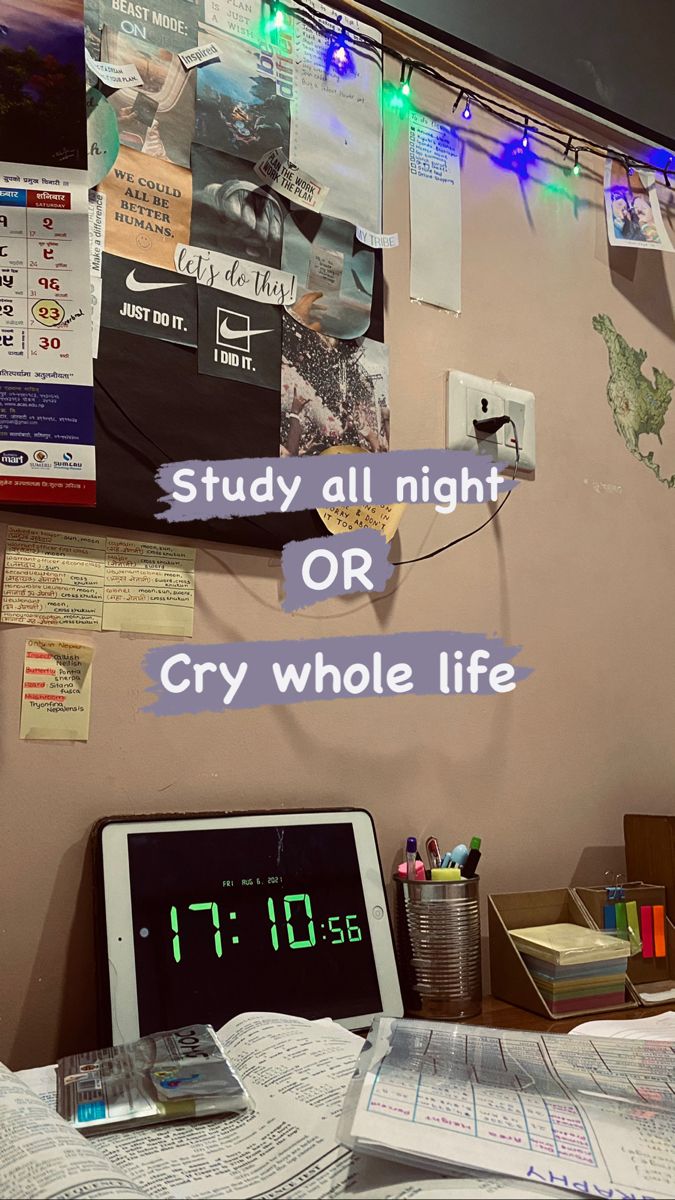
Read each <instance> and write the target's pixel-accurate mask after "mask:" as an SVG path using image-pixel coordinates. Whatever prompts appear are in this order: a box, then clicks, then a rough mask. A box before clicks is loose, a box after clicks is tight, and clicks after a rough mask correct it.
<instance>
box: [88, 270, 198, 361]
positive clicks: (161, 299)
mask: <svg viewBox="0 0 675 1200" xmlns="http://www.w3.org/2000/svg"><path fill="white" fill-rule="evenodd" d="M196 286H197V285H196V284H195V282H194V280H193V279H185V278H184V276H182V275H177V274H176V273H175V272H174V271H163V270H160V269H159V268H158V267H149V266H147V265H146V264H145V263H140V262H132V261H131V259H128V258H117V257H116V256H115V255H113V254H104V255H103V294H102V303H101V324H102V325H104V326H105V327H106V328H108V329H120V330H122V331H123V332H124V333H136V334H140V335H141V336H142V337H151V338H158V339H159V340H160V341H162V342H173V343H175V344H176V345H180V346H196V345H197V291H196Z"/></svg>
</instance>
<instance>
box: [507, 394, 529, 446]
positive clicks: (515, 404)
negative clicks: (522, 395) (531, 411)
mask: <svg viewBox="0 0 675 1200" xmlns="http://www.w3.org/2000/svg"><path fill="white" fill-rule="evenodd" d="M526 413H527V409H526V407H525V405H524V404H523V403H522V402H521V401H520V400H507V401H506V416H507V417H510V418H511V420H512V421H513V425H515V427H516V435H517V437H518V449H519V450H522V447H523V446H524V445H525V419H526ZM513 425H505V426H504V445H505V446H512V447H513V449H514V450H515V448H516V437H515V436H514V432H513Z"/></svg>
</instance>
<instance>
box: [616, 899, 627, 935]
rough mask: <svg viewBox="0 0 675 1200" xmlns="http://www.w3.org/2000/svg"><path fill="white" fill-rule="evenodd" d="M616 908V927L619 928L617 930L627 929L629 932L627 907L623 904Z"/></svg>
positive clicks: (617, 905)
mask: <svg viewBox="0 0 675 1200" xmlns="http://www.w3.org/2000/svg"><path fill="white" fill-rule="evenodd" d="M614 907H615V909H616V927H617V929H625V930H626V931H627V930H628V919H627V917H626V905H625V904H623V903H621V904H615V905H614Z"/></svg>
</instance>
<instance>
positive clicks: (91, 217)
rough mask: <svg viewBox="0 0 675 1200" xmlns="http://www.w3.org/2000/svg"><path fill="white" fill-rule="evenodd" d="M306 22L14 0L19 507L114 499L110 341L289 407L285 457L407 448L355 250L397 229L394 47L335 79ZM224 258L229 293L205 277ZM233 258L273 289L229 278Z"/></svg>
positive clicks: (5, 339)
mask: <svg viewBox="0 0 675 1200" xmlns="http://www.w3.org/2000/svg"><path fill="white" fill-rule="evenodd" d="M291 7H292V6H290V7H289V14H288V20H287V22H286V24H285V26H284V28H283V29H282V30H280V31H279V32H278V33H277V34H275V36H274V38H273V39H271V38H270V37H269V35H268V34H266V33H265V29H264V26H261V21H260V7H259V4H258V3H257V0H203V2H202V3H201V4H194V3H191V2H188V0H143V2H142V3H140V2H137V0H133V2H132V0H44V3H43V2H42V0H21V3H19V0H7V2H6V4H5V6H4V7H3V14H4V13H6V14H7V20H6V21H5V20H4V19H3V20H2V22H0V82H1V76H2V72H3V71H4V72H5V75H7V72H8V71H10V72H11V71H13V72H14V73H15V74H16V73H17V72H19V78H21V79H24V76H22V75H21V71H22V70H23V69H24V67H26V72H25V81H24V84H23V85H22V87H23V90H22V91H21V92H20V93H18V94H17V107H16V109H15V110H14V111H13V116H12V114H10V116H12V120H10V119H9V116H7V114H5V113H2V114H0V132H2V130H3V128H4V127H3V125H2V122H3V121H6V124H7V129H6V133H7V141H6V143H5V144H6V145H9V146H10V147H11V146H12V145H13V144H14V143H12V140H11V138H12V136H13V132H12V131H13V130H14V129H15V128H16V129H18V130H22V131H23V133H22V141H21V146H22V148H23V147H24V146H25V144H26V141H28V142H29V143H30V145H31V147H32V153H34V155H35V156H36V157H37V162H38V163H39V164H40V166H39V167H36V169H35V172H34V173H33V175H27V176H26V177H24V176H23V175H20V174H19V173H18V168H17V171H14V170H13V169H12V168H11V166H10V164H7V170H6V175H5V176H4V178H3V179H2V180H0V185H1V186H2V196H0V239H6V241H5V240H3V241H2V245H0V257H2V264H1V265H2V270H1V271H0V318H2V327H1V328H0V435H1V441H2V445H0V495H1V496H2V498H3V499H12V500H15V499H18V497H19V495H20V496H21V497H22V498H25V500H26V501H27V502H28V501H31V502H35V501H36V500H37V502H40V503H43V502H44V503H52V504H75V505H95V503H96V491H95V456H94V420H93V390H92V387H93V372H92V353H93V355H94V358H95V359H96V361H97V362H98V363H99V364H101V362H102V361H103V360H104V359H105V357H106V353H107V347H108V346H112V345H114V346H116V347H117V348H121V347H122V346H123V345H124V343H123V342H121V341H119V340H116V341H111V340H110V339H111V338H112V335H113V334H114V335H115V338H116V339H119V337H120V336H121V337H126V336H127V335H129V336H130V337H132V338H134V340H135V339H137V338H139V337H144V338H151V339H153V340H155V341H158V342H163V343H165V344H166V346H167V354H175V353H176V352H183V353H184V352H185V351H187V352H188V355H189V356H190V357H188V358H185V357H183V359H182V360H181V361H182V364H183V365H182V367H181V369H182V370H184V369H185V368H186V366H188V365H189V362H190V359H191V361H192V363H193V364H194V365H193V367H192V368H191V369H192V370H193V371H194V372H195V374H201V375H203V376H207V377H210V378H211V379H212V380H213V385H214V386H213V387H212V388H211V391H210V392H209V394H210V395H213V396H214V403H215V402H216V401H215V397H217V396H218V394H219V393H218V391H217V387H216V385H217V384H222V386H223V389H227V384H228V383H231V384H235V385H249V388H250V389H251V390H250V391H247V393H246V395H247V396H248V397H249V399H248V401H247V403H255V397H256V396H259V397H260V399H259V403H260V405H261V406H262V409H261V411H263V410H264V412H266V413H268V414H270V415H269V416H267V417H265V420H267V421H269V420H270V418H271V417H272V415H273V414H274V413H278V420H279V422H280V434H279V443H280V447H281V453H302V454H308V453H319V452H321V450H322V449H323V448H324V447H326V446H329V445H332V446H335V445H339V444H354V445H359V446H360V447H361V448H362V449H367V450H371V451H373V450H376V451H379V450H383V449H386V448H387V446H388V442H389V406H388V394H387V365H386V358H387V355H386V347H384V346H383V345H382V344H381V343H378V342H377V341H376V340H374V337H373V333H374V335H375V338H377V337H379V336H381V333H380V330H381V299H378V301H377V310H376V309H375V301H374V295H375V291H376V273H377V269H378V254H379V253H380V251H379V250H377V249H373V248H372V247H371V246H369V245H366V244H364V242H363V241H362V240H359V239H358V238H357V235H356V225H357V223H358V225H359V226H361V227H366V228H368V229H372V230H375V231H378V230H380V229H381V187H382V177H381V138H382V126H381V113H380V88H381V53H380V50H379V46H378V45H377V38H375V44H374V47H373V50H372V52H371V50H368V51H365V50H364V51H363V53H362V52H361V49H362V48H361V47H358V53H357V55H356V58H357V69H356V71H355V73H354V75H353V76H352V77H351V78H350V79H349V80H348V81H341V80H339V79H337V78H335V79H333V78H331V77H329V76H327V75H326V72H325V63H324V62H323V60H322V59H321V55H320V51H321V47H322V45H323V39H322V38H319V37H318V35H317V34H316V32H315V31H313V30H312V29H310V28H308V27H307V24H306V22H303V21H302V20H301V19H300V15H298V17H297V18H295V19H294V18H293V17H292V15H291ZM321 11H322V12H323V11H324V7H322V8H321ZM325 12H326V13H330V12H332V10H329V9H327V8H326V9H325ZM10 18H11V19H10ZM349 20H350V28H353V29H354V30H355V31H358V30H359V29H363V30H367V32H369V34H372V35H374V33H375V31H374V30H373V29H372V28H371V27H366V26H362V25H360V24H359V23H358V22H353V21H351V19H349ZM85 45H86V61H85ZM206 47H209V52H208V54H206V53H205V54H204V60H203V61H200V60H199V58H198V57H196V58H195V57H194V55H195V54H196V52H197V51H198V49H199V48H202V49H204V50H205V51H206ZM356 49H357V47H356V43H355V50H356ZM35 51H37V52H38V53H42V54H43V56H44V64H43V67H44V69H43V73H42V74H40V75H39V76H38V75H35V74H33V75H32V76H30V75H29V73H28V71H27V63H28V58H29V57H30V58H31V61H32V62H34V52H35ZM181 55H183V56H184V60H185V61H182V60H181V57H180V56H181ZM27 56H28V57H27ZM50 56H51V57H50ZM24 60H25V61H24ZM54 62H57V63H58V64H59V68H58V80H57V79H56V76H55V75H54V74H53V72H54V71H55V69H56V68H55V67H54ZM41 70H42V68H41ZM50 72H52V74H50ZM106 81H108V82H106ZM87 83H88V84H89V90H88V92H87V91H86V84H87ZM50 88H51V93H50ZM85 95H86V96H87V99H86V103H85V101H84V99H83V97H85ZM50 96H51V98H50ZM54 96H56V97H57V98H58V113H59V116H60V118H61V119H59V120H58V121H57V120H56V109H54V110H53V109H52V107H50V105H52V101H53V99H54ZM36 106H37V108H36ZM28 109H34V110H35V111H37V112H38V113H39V116H40V128H39V131H38V132H39V136H38V133H37V132H36V130H35V129H33V127H32V126H31V125H30V122H29V124H28V125H25V124H23V125H22V124H21V121H23V120H24V118H25V120H26V121H29V117H28V115H27V111H28ZM65 110H67V111H68V112H69V113H71V114H73V119H72V120H71V119H70V117H69V119H68V121H64V120H63V119H62V116H63V112H64V111H65ZM78 112H81V113H82V126H81V127H79V126H78V122H77V114H78ZM87 117H88V118H89V127H88V128H87V124H86V121H87ZM329 118H330V119H329ZM338 127H339V136H338V135H337V134H336V132H335V131H336V129H337V128H338ZM336 137H337V141H336ZM345 147H347V148H348V150H349V152H348V153H347V152H346V151H345ZM87 149H88V150H89V174H88V176H87V174H86V173H85V170H84V169H83V170H82V171H81V172H80V173H79V174H78V168H79V167H82V168H85V167H86V165H87ZM15 152H16V153H17V154H18V144H17V146H16V151H15ZM270 155H278V156H279V159H280V160H281V161H283V162H286V163H288V164H289V166H290V168H291V170H292V172H296V173H297V177H298V179H299V178H300V177H303V178H313V179H315V180H316V182H317V186H318V187H319V188H320V190H321V193H322V197H325V200H322V207H321V212H317V211H312V206H311V205H309V204H308V200H307V198H306V197H304V196H303V195H302V194H300V195H299V196H298V197H297V199H296V197H295V195H294V198H293V200H291V199H289V198H288V196H287V195H285V194H282V193H283V189H281V190H279V188H278V186H276V187H273V186H271V184H268V183H267V182H266V181H265V179H266V177H265V175H262V177H261V169H260V164H261V162H262V161H267V159H268V158H269V156H270ZM19 161H20V160H19ZM52 162H57V163H59V164H60V166H59V169H58V170H57V169H56V168H54V169H53V170H52V171H51V173H50V171H49V168H48V164H50V163H52ZM373 164H375V169H373ZM66 165H67V167H68V171H67V169H66ZM68 172H69V173H68ZM272 182H275V181H272ZM87 183H88V184H89V187H90V188H92V189H94V188H95V190H92V191H91V192H90V195H89V200H87ZM181 247H182V248H183V249H184V251H185V256H186V259H187V261H188V263H189V264H190V265H189V267H188V268H187V269H184V266H183V264H181V263H180V262H179V261H178V259H177V252H178V254H180V253H181ZM41 256H44V262H43V261H42V258H41ZM217 256H221V257H220V258H219V259H218V262H219V263H220V264H221V267H220V277H219V280H218V282H217V283H216V282H215V277H214V276H213V273H212V274H211V277H210V278H208V277H207V273H206V272H202V271H201V269H199V270H197V269H196V267H195V269H194V270H193V269H192V268H193V266H194V265H195V264H197V265H199V264H200V263H201V262H202V261H204V262H207V261H208V262H209V263H214V262H215V261H216V257H217ZM227 263H229V264H230V267H227V270H231V271H232V272H233V273H237V274H238V277H239V278H243V277H244V275H248V277H249V278H252V279H254V280H255V288H254V289H253V291H252V290H251V289H250V288H249V289H248V290H247V289H246V288H244V287H241V286H233V285H232V286H231V285H230V284H228V283H227V274H226V267H225V266H224V265H223V264H227ZM78 280H80V281H81V280H85V281H86V287H83V288H79V284H78V282H77V281H78ZM282 280H283V281H284V282H285V284H286V285H287V286H286V287H285V288H284V289H282V290H281V291H280V292H279V291H278V292H277V293H276V294H274V292H273V288H277V287H279V288H280V287H281V283H280V281H282ZM259 284H260V286H258V285H259ZM78 288H79V290H78ZM380 290H381V289H380ZM284 305H285V306H286V307H284ZM108 331H110V334H109V333H108ZM138 352H139V346H138V343H137V344H136V350H135V351H134V350H133V348H130V351H129V354H130V361H132V358H131V356H132V355H133V354H134V353H136V354H138ZM96 356H98V358H96ZM166 361H167V364H168V363H169V361H170V360H169V359H168V358H167V360H166ZM101 369H103V368H101ZM167 369H169V368H167ZM251 385H252V386H251ZM256 389H257V390H256ZM222 395H223V396H224V397H225V396H229V392H228V391H227V390H223V393H222ZM293 395H295V401H293ZM279 397H280V398H281V399H280V400H279ZM113 400H114V402H115V403H119V404H120V405H121V406H122V408H124V404H125V399H124V397H113ZM294 402H295V404H296V406H298V405H299V406H301V421H296V420H295V419H292V420H291V419H290V412H291V408H292V405H293V403H294ZM232 412H233V413H235V412H237V410H236V408H235V407H233V408H232ZM232 419H234V417H233V418H232ZM237 419H240V420H241V421H242V422H248V417H247V415H246V413H244V412H237ZM220 420H221V416H220V413H218V414H216V413H215V412H214V422H216V423H218V422H220ZM289 420H290V426H291V428H290V431H289V429H288V425H289ZM259 422H260V418H256V421H255V422H254V425H255V426H256V427H257V425H258V424H259ZM263 425H264V422H263ZM296 427H297V428H296ZM289 434H290V436H289ZM296 434H301V436H299V437H297V438H296V436H295V435H296ZM273 436H274V440H275V441H276V433H274V434H273ZM296 441H297V445H296V444H295V442H296Z"/></svg>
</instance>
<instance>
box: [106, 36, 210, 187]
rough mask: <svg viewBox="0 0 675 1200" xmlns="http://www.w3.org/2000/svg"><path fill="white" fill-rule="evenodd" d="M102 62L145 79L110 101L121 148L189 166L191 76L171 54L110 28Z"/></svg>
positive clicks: (192, 108) (192, 103) (192, 104)
mask: <svg viewBox="0 0 675 1200" xmlns="http://www.w3.org/2000/svg"><path fill="white" fill-rule="evenodd" d="M101 60H102V61H103V62H109V63H114V64H115V65H119V66H134V67H136V68H137V70H138V73H139V75H140V77H141V79H142V80H143V87H142V89H139V88H134V87H122V88H120V89H119V90H118V91H116V92H113V94H112V96H111V97H110V103H111V105H112V106H113V108H114V109H115V112H116V114H117V124H118V127H119V135H120V142H121V143H122V145H123V146H129V147H130V149H132V150H142V151H143V153H144V154H148V155H150V156H151V157H152V158H166V159H168V160H169V162H173V163H177V165H178V166H180V167H189V165H190V145H191V143H192V135H193V131H194V118H195V81H194V74H193V73H192V72H190V71H186V70H185V68H184V67H183V64H182V63H181V61H180V59H179V57H178V55H177V54H175V53H174V52H173V51H171V50H168V49H166V48H165V47H162V46H155V45H153V43H152V42H147V41H142V40H141V39H140V38H136V37H131V36H130V35H128V34H126V33H118V32H116V31H115V30H113V29H111V28H110V26H108V25H106V26H105V27H104V29H103V34H102V38H101Z"/></svg>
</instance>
